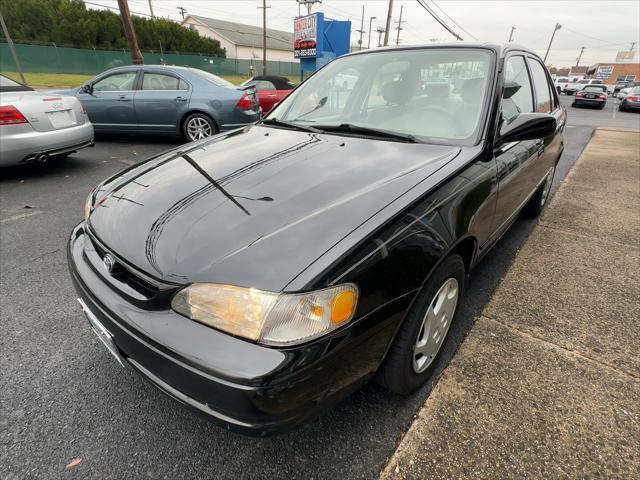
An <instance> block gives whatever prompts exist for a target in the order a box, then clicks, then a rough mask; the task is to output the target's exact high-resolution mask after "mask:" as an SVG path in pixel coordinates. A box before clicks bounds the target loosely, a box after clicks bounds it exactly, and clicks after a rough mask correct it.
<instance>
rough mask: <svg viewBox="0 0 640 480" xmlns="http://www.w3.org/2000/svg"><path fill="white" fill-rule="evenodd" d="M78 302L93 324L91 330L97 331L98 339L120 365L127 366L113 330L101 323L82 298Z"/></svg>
mask: <svg viewBox="0 0 640 480" xmlns="http://www.w3.org/2000/svg"><path fill="white" fill-rule="evenodd" d="M78 303H79V304H80V307H81V308H82V311H83V312H84V314H85V316H86V317H87V320H88V321H89V325H90V326H91V330H93V333H95V334H96V335H97V337H98V339H99V340H100V341H101V342H102V343H103V344H104V346H105V347H107V350H109V353H111V355H113V356H114V357H115V359H116V360H117V361H118V363H119V364H120V366H121V367H123V368H125V366H126V365H125V359H124V357H123V356H122V355H121V354H120V351H119V350H118V347H116V344H115V343H113V335H112V334H111V332H109V330H107V329H106V328H105V326H104V325H102V323H100V320H98V318H97V317H96V316H95V315H94V313H93V312H92V311H91V310H89V307H87V304H86V303H84V302H83V301H82V299H80V298H79V299H78Z"/></svg>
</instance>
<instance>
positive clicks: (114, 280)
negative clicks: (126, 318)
mask: <svg viewBox="0 0 640 480" xmlns="http://www.w3.org/2000/svg"><path fill="white" fill-rule="evenodd" d="M87 231H88V228H86V227H85V232H86V233H88V235H87V236H86V239H87V243H88V244H87V243H86V244H85V249H84V253H85V256H86V258H87V260H88V261H89V264H90V265H91V267H92V269H93V270H94V271H95V273H97V274H98V275H99V276H100V277H102V278H103V279H104V281H105V283H107V284H108V285H109V286H110V287H112V288H113V289H114V290H117V291H118V292H119V293H121V294H124V295H126V296H128V297H129V299H130V300H131V301H132V302H133V303H137V304H139V305H140V306H144V307H145V308H150V309H162V308H166V307H167V306H168V305H169V302H170V298H171V296H172V295H173V293H174V292H176V291H177V290H178V289H179V288H180V285H176V284H169V283H164V282H161V281H159V280H156V279H153V278H151V277H150V276H148V275H147V274H145V273H144V272H141V271H140V270H138V269H136V268H135V267H133V266H131V265H130V264H128V263H126V262H125V261H124V260H122V259H121V258H120V257H119V256H118V255H117V254H116V253H114V252H112V251H110V250H109V249H108V248H107V247H106V246H104V245H103V244H102V243H101V242H100V241H99V240H98V239H97V238H96V237H95V235H93V234H92V233H91V232H87ZM107 256H109V257H111V258H112V259H113V266H112V268H110V269H109V270H108V269H107V267H106V265H105V263H106V262H104V261H103V259H105V258H106V257H107Z"/></svg>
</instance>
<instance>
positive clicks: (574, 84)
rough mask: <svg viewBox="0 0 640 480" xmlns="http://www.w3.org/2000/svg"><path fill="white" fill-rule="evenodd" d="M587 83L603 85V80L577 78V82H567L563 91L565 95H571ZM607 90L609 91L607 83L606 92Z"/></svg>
mask: <svg viewBox="0 0 640 480" xmlns="http://www.w3.org/2000/svg"><path fill="white" fill-rule="evenodd" d="M588 85H604V82H603V81H602V80H597V79H595V78H585V79H582V80H578V81H577V82H572V83H569V84H568V85H567V86H566V87H565V89H564V92H565V93H566V94H567V95H573V94H574V93H576V92H577V91H579V90H582V89H583V88H584V87H586V86H588ZM608 91H609V86H608V85H607V92H608Z"/></svg>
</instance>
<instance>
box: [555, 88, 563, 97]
mask: <svg viewBox="0 0 640 480" xmlns="http://www.w3.org/2000/svg"><path fill="white" fill-rule="evenodd" d="M556 90H557V91H558V95H560V94H561V93H562V89H561V88H560V87H556Z"/></svg>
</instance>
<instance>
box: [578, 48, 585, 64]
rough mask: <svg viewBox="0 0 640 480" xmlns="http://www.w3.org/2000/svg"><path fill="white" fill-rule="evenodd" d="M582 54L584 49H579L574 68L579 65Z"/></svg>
mask: <svg viewBox="0 0 640 480" xmlns="http://www.w3.org/2000/svg"><path fill="white" fill-rule="evenodd" d="M582 52H584V47H580V55H578V58H577V59H576V67H577V66H578V65H580V59H581V58H582Z"/></svg>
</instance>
